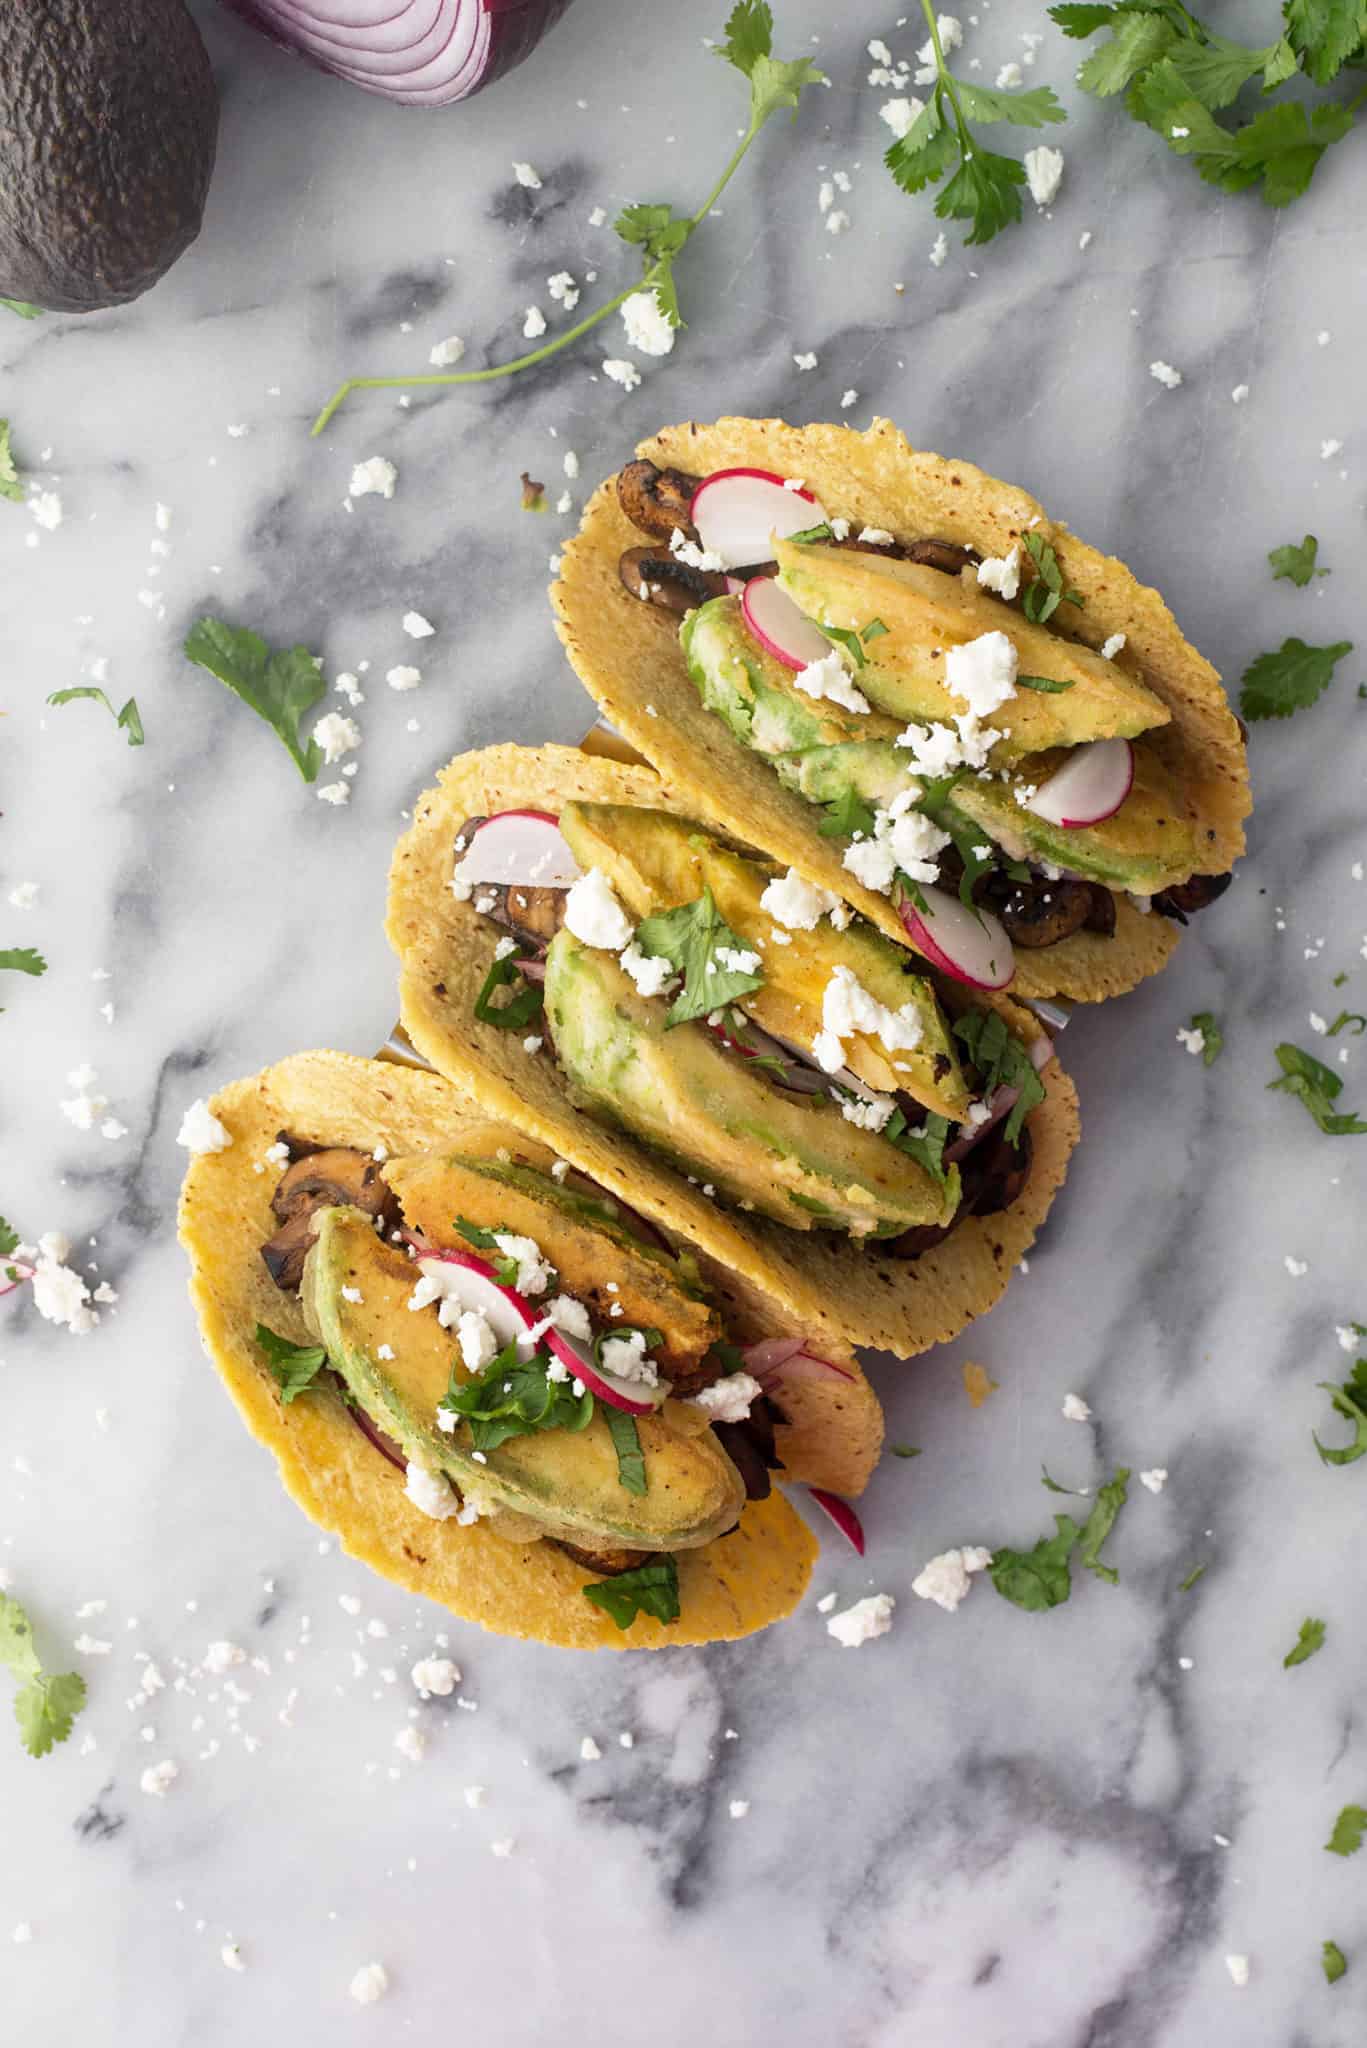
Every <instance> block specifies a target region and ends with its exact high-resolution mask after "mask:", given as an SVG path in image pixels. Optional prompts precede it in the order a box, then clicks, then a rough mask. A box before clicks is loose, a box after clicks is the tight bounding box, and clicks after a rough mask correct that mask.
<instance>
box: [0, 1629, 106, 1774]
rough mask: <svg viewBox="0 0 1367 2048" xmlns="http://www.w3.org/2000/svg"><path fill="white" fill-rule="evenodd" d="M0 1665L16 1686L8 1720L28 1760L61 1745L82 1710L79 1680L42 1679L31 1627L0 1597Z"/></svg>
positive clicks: (65, 1675)
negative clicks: (11, 1717)
mask: <svg viewBox="0 0 1367 2048" xmlns="http://www.w3.org/2000/svg"><path fill="white" fill-rule="evenodd" d="M0 1664H3V1665H4V1666H5V1668H6V1670H7V1671H10V1672H12V1673H13V1674H14V1676H15V1677H16V1678H17V1679H19V1680H20V1681H21V1683H20V1686H19V1690H18V1691H17V1692H16V1694H15V1696H14V1718H15V1720H16V1721H17V1722H18V1724H19V1735H20V1739H21V1741H22V1742H23V1745H24V1747H25V1749H26V1750H27V1751H28V1753H29V1755H30V1756H46V1755H47V1753H48V1751H49V1750H50V1749H51V1748H52V1745H53V1744H54V1743H55V1742H65V1741H66V1739H67V1736H68V1735H70V1733H71V1724H72V1722H73V1721H74V1720H75V1718H76V1716H77V1714H79V1713H80V1711H81V1708H82V1707H83V1706H84V1705H85V1680H84V1679H83V1678H82V1677H81V1676H80V1675H79V1674H78V1673H77V1672H74V1671H64V1672H59V1673H53V1674H48V1673H47V1672H45V1671H44V1670H43V1666H42V1662H41V1660H40V1659H39V1656H38V1652H37V1650H36V1649H35V1648H34V1646H33V1624H32V1622H31V1621H30V1620H29V1618H28V1615H27V1614H26V1613H25V1612H24V1609H23V1608H22V1607H21V1606H20V1605H19V1602H18V1601H17V1600H14V1599H11V1598H10V1596H9V1595H8V1594H4V1593H0Z"/></svg>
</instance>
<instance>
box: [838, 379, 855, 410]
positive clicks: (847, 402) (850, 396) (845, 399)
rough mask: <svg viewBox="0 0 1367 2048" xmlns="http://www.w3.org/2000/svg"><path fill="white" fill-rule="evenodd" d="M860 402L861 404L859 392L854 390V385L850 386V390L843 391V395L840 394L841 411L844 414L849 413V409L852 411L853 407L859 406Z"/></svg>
mask: <svg viewBox="0 0 1367 2048" xmlns="http://www.w3.org/2000/svg"><path fill="white" fill-rule="evenodd" d="M858 402H859V393H858V392H857V391H856V390H855V388H854V386H853V385H851V386H850V388H849V390H848V391H842V392H841V394H840V410H841V411H842V412H848V411H849V409H850V407H851V406H852V405H857V404H858Z"/></svg>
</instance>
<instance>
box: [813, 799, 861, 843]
mask: <svg viewBox="0 0 1367 2048" xmlns="http://www.w3.org/2000/svg"><path fill="white" fill-rule="evenodd" d="M825 810H826V815H825V816H824V817H823V818H822V820H821V822H820V824H819V825H818V826H817V828H816V829H817V831H818V832H819V833H820V834H821V836H822V838H823V839H869V838H872V836H873V828H874V824H875V819H874V813H873V808H872V806H871V805H870V804H867V803H866V802H865V801H864V799H863V797H862V796H859V795H857V794H856V792H855V791H854V790H853V789H842V790H841V792H840V795H839V796H837V797H833V798H832V799H831V801H830V803H828V804H827V805H826V807H825Z"/></svg>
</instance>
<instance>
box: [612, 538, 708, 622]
mask: <svg viewBox="0 0 1367 2048" xmlns="http://www.w3.org/2000/svg"><path fill="white" fill-rule="evenodd" d="M617 566H618V574H619V575H620V576H621V579H622V582H623V584H624V585H625V587H626V588H627V589H628V590H629V591H630V592H631V595H632V596H633V597H638V598H640V599H641V600H642V601H643V602H644V603H646V604H653V605H654V606H655V607H656V609H657V610H658V611H662V612H671V613H672V614H673V615H674V617H675V618H676V619H681V618H683V616H684V614H685V613H686V612H691V611H695V610H696V609H697V607H698V606H699V605H700V604H706V603H707V600H708V598H709V597H724V596H725V595H726V578H725V576H723V575H721V574H720V573H719V572H718V571H717V570H715V569H695V568H693V567H692V565H691V564H690V563H688V562H681V561H679V560H678V558H677V557H676V556H674V555H671V554H670V553H669V552H668V551H667V550H665V551H662V550H660V549H659V548H628V549H627V551H626V553H625V554H624V555H623V557H622V559H621V561H620V562H619V563H618V565H617Z"/></svg>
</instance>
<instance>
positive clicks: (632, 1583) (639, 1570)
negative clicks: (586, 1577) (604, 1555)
mask: <svg viewBox="0 0 1367 2048" xmlns="http://www.w3.org/2000/svg"><path fill="white" fill-rule="evenodd" d="M583 1593H584V1598H585V1599H586V1600H592V1602H593V1604H594V1606H595V1607H601V1608H602V1610H603V1612H604V1614H606V1615H607V1616H608V1618H609V1619H610V1620H612V1621H615V1622H616V1624H617V1626H618V1628H620V1629H622V1630H626V1629H629V1628H630V1627H631V1624H632V1622H633V1621H635V1619H636V1617H637V1615H638V1614H653V1615H654V1616H655V1619H656V1620H657V1621H677V1620H678V1618H679V1567H678V1565H677V1564H676V1563H675V1562H674V1559H673V1558H672V1557H670V1556H668V1555H667V1554H666V1555H664V1556H661V1557H657V1558H652V1559H651V1561H650V1563H649V1564H638V1565H637V1566H636V1568H635V1570H634V1571H629V1572H618V1573H617V1575H616V1577H615V1578H611V1579H600V1580H598V1581H596V1582H595V1583H594V1584H592V1585H588V1586H585V1587H584V1588H583Z"/></svg>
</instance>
